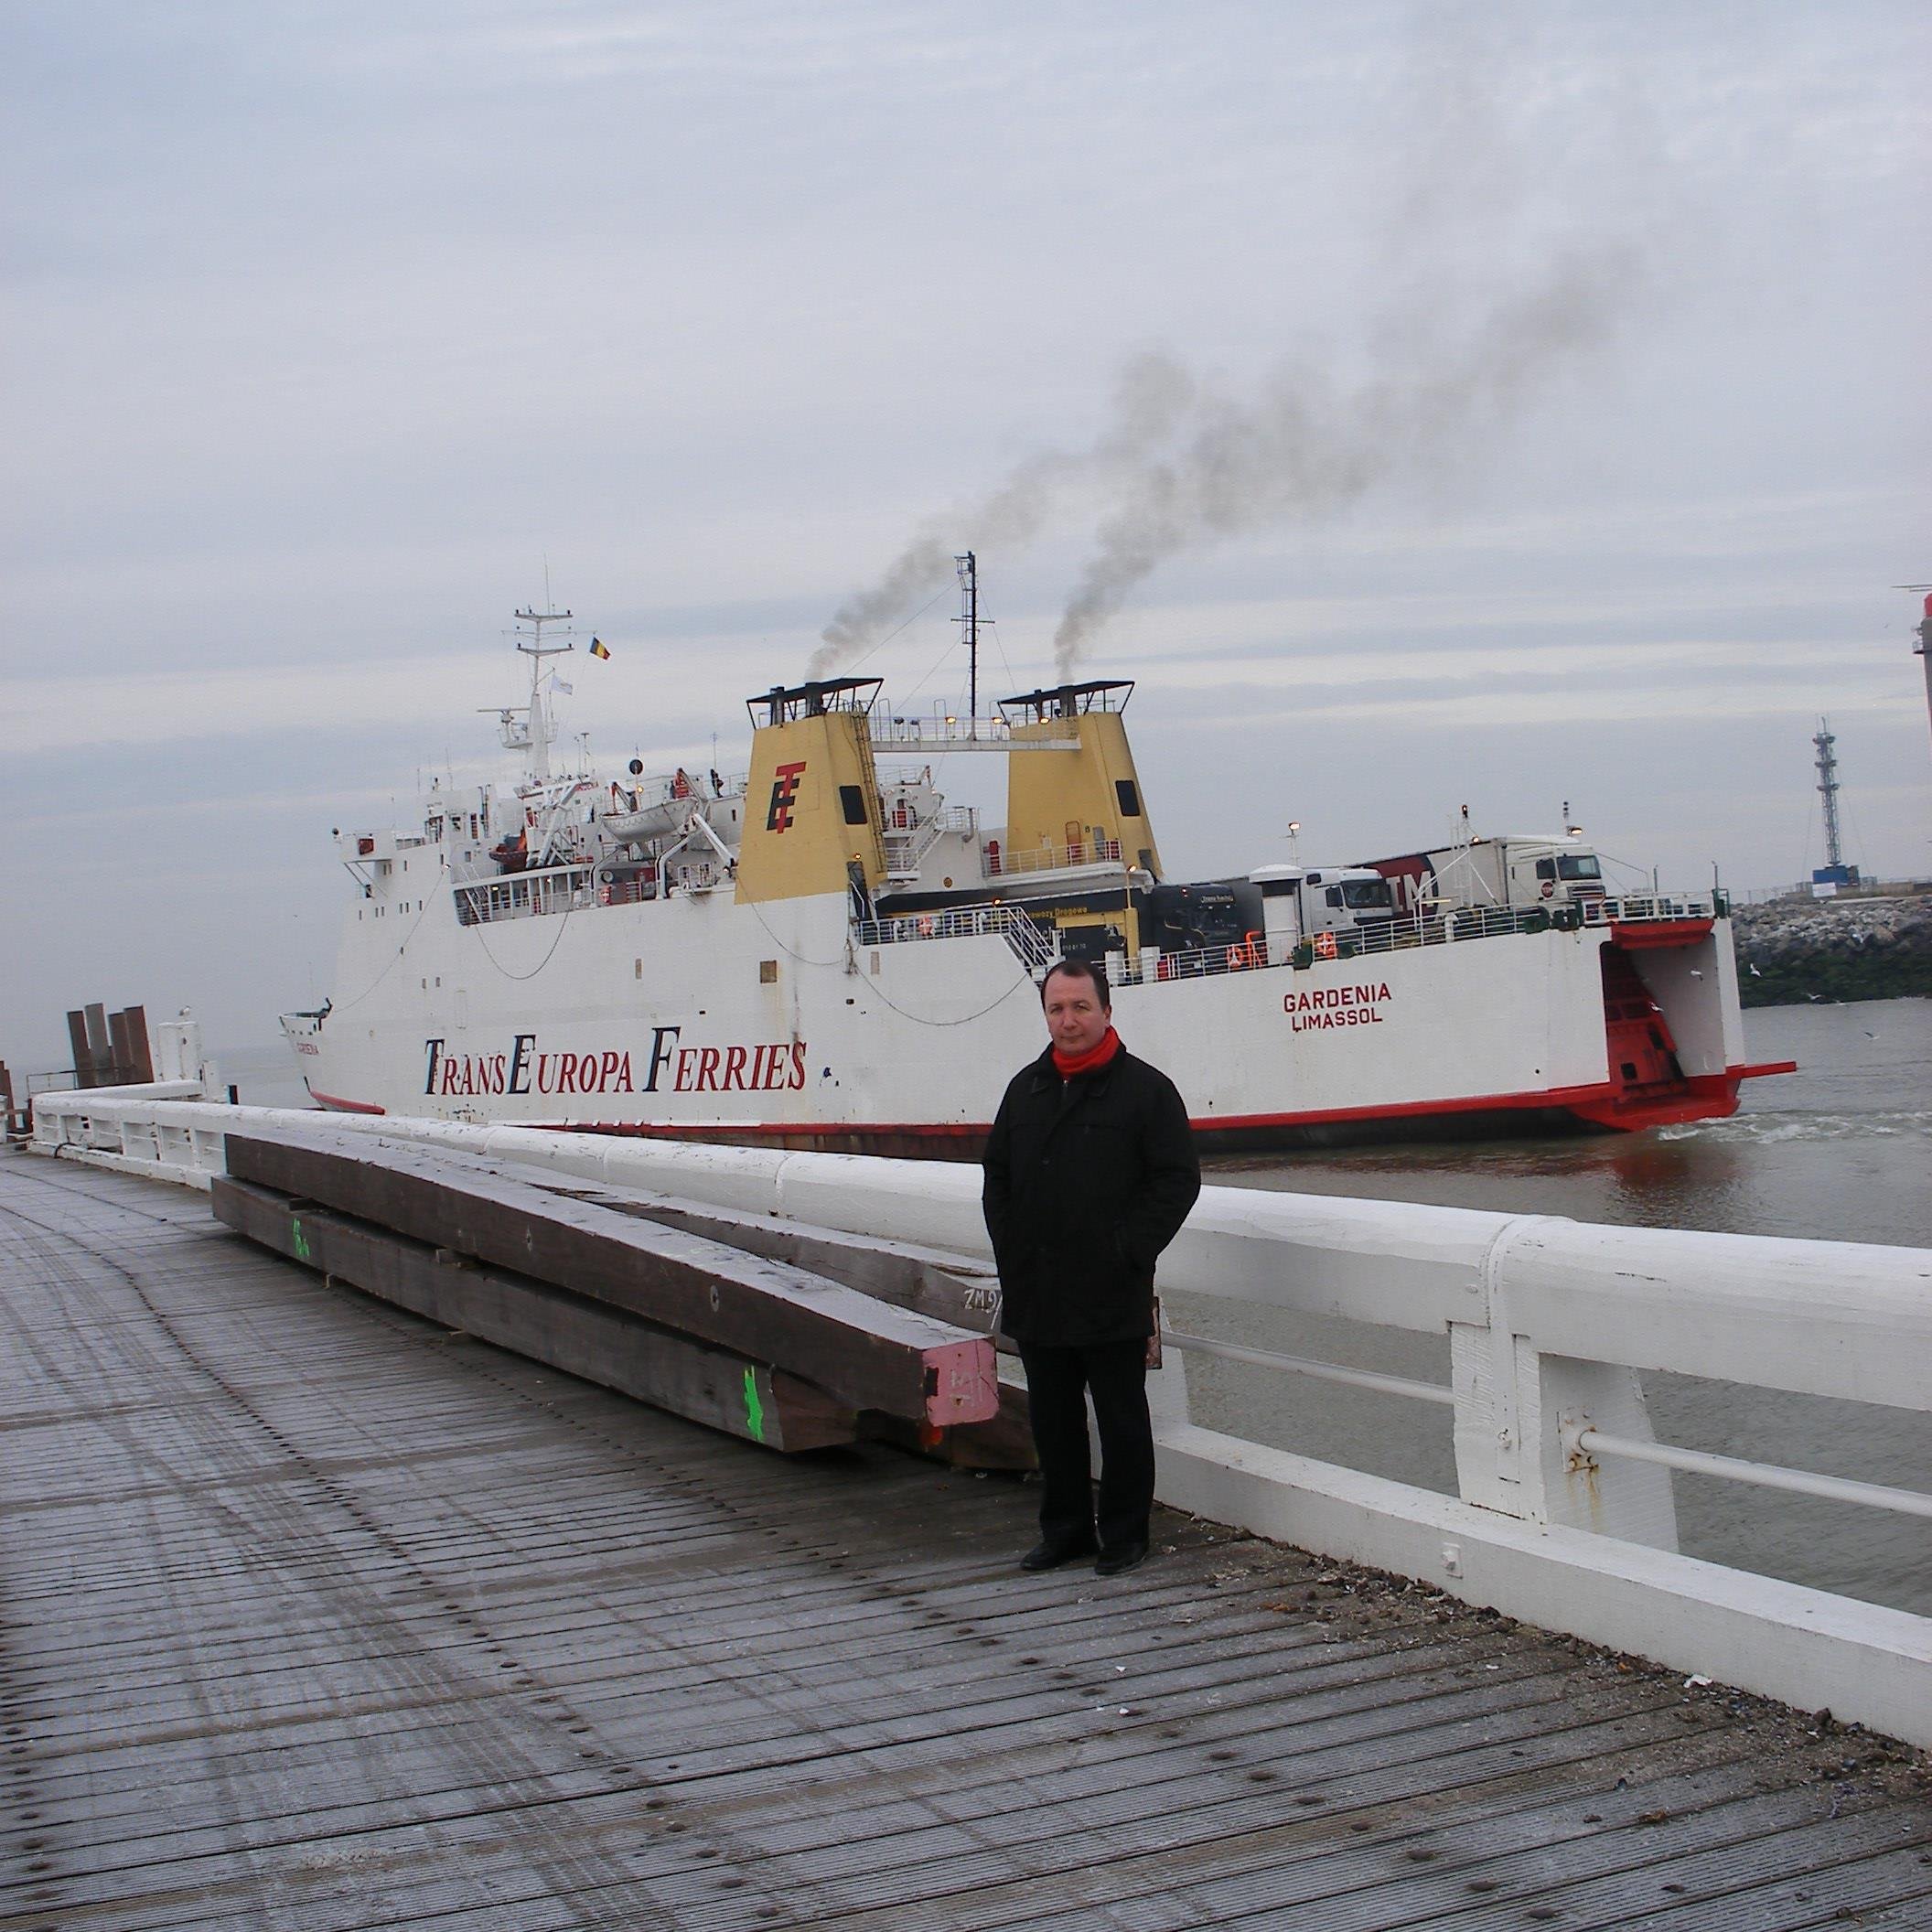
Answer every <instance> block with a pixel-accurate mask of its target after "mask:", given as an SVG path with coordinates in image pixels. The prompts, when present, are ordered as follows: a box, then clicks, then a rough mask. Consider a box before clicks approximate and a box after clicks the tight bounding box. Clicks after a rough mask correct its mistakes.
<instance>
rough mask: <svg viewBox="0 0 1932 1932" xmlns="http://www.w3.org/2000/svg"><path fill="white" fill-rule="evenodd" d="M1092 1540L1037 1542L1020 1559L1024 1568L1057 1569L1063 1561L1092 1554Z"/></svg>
mask: <svg viewBox="0 0 1932 1932" xmlns="http://www.w3.org/2000/svg"><path fill="white" fill-rule="evenodd" d="M1092 1554H1093V1545H1092V1544H1091V1543H1090V1542H1073V1543H1051V1542H1041V1543H1036V1544H1035V1545H1034V1546H1033V1548H1032V1549H1031V1550H1029V1551H1027V1552H1026V1554H1025V1556H1023V1557H1022V1558H1021V1559H1020V1568H1021V1569H1022V1570H1057V1569H1058V1568H1059V1567H1060V1565H1061V1564H1062V1563H1070V1562H1073V1560H1074V1559H1075V1558H1076V1557H1080V1556H1091V1555H1092Z"/></svg>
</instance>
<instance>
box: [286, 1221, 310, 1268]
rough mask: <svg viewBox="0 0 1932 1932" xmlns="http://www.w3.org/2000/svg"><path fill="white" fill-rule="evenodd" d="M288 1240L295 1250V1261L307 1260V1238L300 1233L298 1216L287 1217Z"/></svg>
mask: <svg viewBox="0 0 1932 1932" xmlns="http://www.w3.org/2000/svg"><path fill="white" fill-rule="evenodd" d="M288 1239H289V1242H290V1244H291V1245H292V1246H293V1247H294V1249H295V1259H296V1260H297V1261H307V1260H308V1259H309V1252H308V1237H307V1236H306V1234H304V1233H303V1232H302V1222H301V1218H300V1217H299V1216H296V1215H291V1216H290V1217H289V1219H288Z"/></svg>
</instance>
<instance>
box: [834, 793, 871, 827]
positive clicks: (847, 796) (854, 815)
mask: <svg viewBox="0 0 1932 1932" xmlns="http://www.w3.org/2000/svg"><path fill="white" fill-rule="evenodd" d="M839 803H840V804H841V805H842V806H843V807H844V809H845V822H846V823H847V824H848V825H863V824H864V822H865V791H864V787H863V786H859V785H841V786H840V787H839Z"/></svg>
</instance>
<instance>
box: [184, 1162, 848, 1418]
mask: <svg viewBox="0 0 1932 1932" xmlns="http://www.w3.org/2000/svg"><path fill="white" fill-rule="evenodd" d="M211 1191H212V1205H213V1207H214V1213H215V1218H217V1219H218V1220H220V1221H222V1222H224V1223H226V1224H227V1226H229V1227H231V1228H232V1229H235V1230H236V1231H237V1232H238V1233H241V1234H245V1235H247V1236H248V1238H249V1239H250V1240H253V1241H259V1242H260V1243H261V1244H262V1245H263V1247H265V1248H272V1249H274V1251H275V1252H276V1253H278V1254H284V1255H287V1256H288V1257H289V1258H290V1259H291V1260H294V1261H302V1262H304V1263H306V1265H307V1266H309V1267H311V1268H314V1269H316V1270H317V1272H320V1273H322V1274H325V1275H327V1276H329V1277H330V1278H332V1279H334V1280H338V1281H342V1282H347V1283H349V1285H350V1286H351V1287H354V1288H360V1290H362V1291H363V1293H367V1294H373V1295H376V1296H378V1297H379V1298H380V1299H381V1300H383V1301H386V1302H393V1303H394V1304H396V1305H397V1306H398V1307H402V1308H408V1309H410V1310H412V1311H413V1313H415V1314H417V1315H427V1316H428V1317H429V1319H430V1320H431V1321H435V1322H441V1323H443V1324H444V1325H445V1326H446V1327H450V1328H456V1329H460V1330H462V1331H463V1332H464V1333H465V1334H466V1335H473V1336H477V1337H478V1339H480V1340H482V1341H486V1342H493V1343H495V1344H496V1345H497V1346H498V1347H502V1348H511V1349H514V1350H515V1351H516V1352H517V1353H518V1354H519V1355H526V1356H528V1357H530V1358H531V1360H532V1361H539V1362H547V1363H549V1364H550V1366H551V1367H552V1368H562V1369H564V1371H566V1372H567V1373H568V1374H571V1375H575V1376H581V1377H582V1378H583V1379H585V1381H591V1382H596V1383H597V1384H598V1385H599V1386H600V1387H602V1388H606V1389H615V1390H618V1391H619V1393H621V1394H624V1395H630V1396H636V1397H637V1398H638V1399H639V1401H647V1402H649V1403H651V1404H652V1405H653V1406H654V1407H656V1408H659V1409H667V1410H669V1411H671V1414H673V1415H682V1416H684V1417H686V1418H688V1419H689V1420H690V1421H692V1422H703V1423H704V1424H705V1425H706V1426H707V1427H710V1428H713V1429H722V1430H724V1431H725V1432H726V1433H729V1434H732V1435H736V1436H742V1437H744V1438H745V1439H746V1441H748V1442H755V1443H762V1444H764V1445H765V1446H766V1447H767V1448H768V1449H778V1450H782V1451H787V1452H794V1453H795V1452H797V1451H800V1450H805V1449H824V1448H828V1447H830V1446H832V1444H839V1443H850V1442H854V1441H856V1440H857V1438H858V1430H857V1426H856V1418H855V1416H854V1415H853V1411H851V1410H850V1409H843V1408H841V1407H840V1406H839V1405H838V1404H837V1403H835V1402H834V1401H832V1398H831V1397H830V1396H828V1395H826V1394H825V1393H824V1392H823V1391H822V1390H817V1389H814V1388H812V1387H811V1386H810V1383H807V1382H801V1381H800V1380H799V1379H798V1378H797V1377H796V1376H791V1375H787V1374H786V1373H785V1372H784V1370H782V1369H778V1368H772V1367H771V1366H770V1365H769V1364H768V1363H765V1362H754V1361H749V1360H747V1359H746V1358H745V1357H743V1356H739V1355H733V1354H731V1353H729V1352H727V1351H726V1350H725V1349H722V1348H712V1347H706V1346H705V1345H704V1344H703V1343H701V1342H693V1341H692V1340H691V1339H689V1337H687V1336H680V1335H673V1334H671V1333H670V1332H669V1331H668V1330H665V1329H662V1328H656V1327H653V1326H651V1325H650V1324H649V1323H647V1322H645V1321H643V1320H641V1319H640V1318H639V1317H638V1316H637V1315H629V1314H627V1313H626V1312H625V1311H624V1310H622V1309H619V1308H613V1307H610V1306H608V1305H607V1304H601V1303H597V1302H593V1301H586V1300H585V1299H584V1298H583V1297H582V1296H580V1295H574V1294H571V1293H568V1292H567V1291H566V1290H564V1289H561V1288H555V1287H553V1286H551V1285H550V1284H549V1283H544V1282H536V1281H531V1280H530V1279H528V1278H527V1277H522V1276H518V1275H513V1274H506V1273H503V1272H499V1271H497V1270H494V1269H488V1268H482V1267H479V1266H478V1265H476V1264H475V1263H473V1262H466V1261H461V1260H459V1259H458V1258H456V1257H455V1256H453V1255H451V1254H450V1253H449V1252H448V1250H436V1249H433V1248H427V1247H425V1246H424V1245H423V1243H421V1242H420V1241H412V1240H408V1239H407V1238H406V1237H404V1236H402V1235H397V1234H392V1233H390V1232H389V1231H388V1230H387V1229H380V1228H374V1227H370V1225H369V1224H367V1223H366V1222H362V1221H358V1220H355V1219H353V1218H349V1217H348V1216H345V1215H341V1214H338V1213H336V1212H333V1211H332V1210H330V1209H327V1208H318V1207H313V1206H311V1205H308V1204H306V1203H301V1202H297V1201H295V1200H293V1199H292V1198H291V1197H289V1196H287V1195H283V1194H277V1193H275V1192H274V1191H273V1190H271V1189H269V1188H265V1187H261V1186H256V1185H255V1184H254V1183H252V1182H249V1181H237V1180H234V1179H231V1178H230V1177H229V1176H227V1175H216V1176H215V1178H214V1183H213V1187H212V1190H211Z"/></svg>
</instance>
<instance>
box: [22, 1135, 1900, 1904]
mask: <svg viewBox="0 0 1932 1932" xmlns="http://www.w3.org/2000/svg"><path fill="white" fill-rule="evenodd" d="M0 1336H4V1346H0V1927H7V1928H9V1932H13V1928H27V1927H34V1928H46V1932H53V1928H55V1927H59V1928H60V1932H135V1928H148V1927H237V1928H240V1927H247V1928H250V1932H263V1928H283V1927H288V1928H301V1932H311V1928H315V1932H320V1928H334V1927H437V1928H444V1932H448V1928H454V1927H472V1926H474V1927H488V1928H489V1932H548V1928H552V1927H557V1928H562V1927H600V1928H601V1927H609V1928H619V1927H622V1928H656V1927H703V1928H707V1932H710V1928H717V1932H725V1928H733V1927H749V1928H760V1927H808V1926H809V1927H829V1928H836V1932H860V1928H866V1932H870V1928H875V1927H876V1928H880V1932H884V1928H886V1927H891V1928H893V1932H978V1928H987V1932H993V1928H999V1927H1015V1928H1017V1927H1025V1928H1028V1932H1031V1928H1040V1927H1047V1928H1056V1932H1060V1928H1065V1932H1073V1928H1085V1927H1121V1928H1132V1932H1166V1928H1176V1932H1177V1928H1183V1927H1206V1926H1216V1927H1220V1926H1240V1927H1253V1928H1261V1927H1297V1928H1299V1927H1306V1928H1310V1932H1351V1928H1354V1932H1371V1928H1373V1932H1379V1928H1388V1927H1417V1928H1420V1927H1441V1928H1444V1932H1452V1928H1453V1932H1501V1928H1510V1932H1515V1928H1519V1927H1532V1926H1539V1925H1550V1926H1556V1927H1566V1928H1579V1927H1606V1928H1607V1927H1618V1928H1623V1927H1642V1928H1646V1932H1693V1928H1723V1932H1795V1928H1798V1927H1842V1926H1846V1925H1856V1926H1862V1927H1932V1787H1928V1786H1927V1782H1926V1779H1925V1776H1924V1771H1923V1766H1918V1765H1915V1764H1913V1763H1912V1762H1910V1761H1908V1760H1907V1757H1906V1755H1905V1753H1903V1752H1902V1751H1896V1750H1894V1749H1893V1748H1891V1747H1888V1746H1886V1745H1884V1744H1883V1742H1882V1741H1879V1740H1874V1739H1873V1738H1871V1737H1869V1736H1866V1735H1864V1734H1862V1733H1845V1732H1836V1731H1834V1729H1833V1728H1832V1727H1831V1726H1830V1725H1829V1724H1827V1725H1824V1726H1822V1727H1819V1726H1817V1725H1813V1724H1811V1723H1809V1722H1808V1721H1806V1720H1804V1719H1799V1718H1794V1717H1792V1716H1791V1715H1790V1714H1788V1713H1785V1712H1778V1711H1776V1710H1774V1709H1772V1708H1770V1707H1767V1706H1765V1705H1762V1704H1760V1703H1757V1702H1755V1701H1752V1700H1748V1699H1744V1698H1740V1697H1736V1696H1734V1695H1732V1694H1730V1693H1726V1692H1724V1691H1723V1690H1721V1689H1718V1688H1712V1689H1710V1690H1703V1689H1698V1690H1688V1691H1687V1690H1685V1689H1684V1688H1683V1686H1682V1684H1681V1682H1680V1679H1679V1678H1677V1677H1676V1676H1669V1675H1664V1674H1662V1673H1658V1672H1655V1671H1651V1670H1649V1669H1645V1668H1642V1667H1637V1668H1632V1667H1630V1666H1629V1665H1627V1664H1625V1663H1620V1662H1619V1660H1617V1659H1615V1658H1605V1657H1603V1656H1601V1655H1599V1654H1596V1653H1593V1652H1592V1651H1590V1650H1589V1649H1587V1648H1584V1647H1582V1646H1578V1645H1575V1644H1572V1642H1570V1641H1569V1640H1566V1639H1562V1638H1557V1637H1549V1636H1545V1635H1542V1634H1540V1633H1537V1632H1534V1631H1530V1630H1528V1629H1525V1628H1522V1627H1519V1626H1514V1625H1510V1624H1508V1623H1507V1622H1506V1621H1503V1620H1501V1619H1497V1618H1492V1617H1485V1616H1483V1615H1476V1614H1471V1613H1469V1612H1466V1611H1465V1610H1463V1609H1461V1608H1460V1607H1458V1606H1455V1605H1450V1604H1446V1603H1444V1602H1442V1601H1440V1600H1437V1599H1435V1598H1433V1596H1432V1595H1431V1594H1428V1593H1427V1592H1425V1591H1422V1590H1421V1589H1419V1588H1411V1589H1403V1588H1401V1587H1400V1586H1393V1585H1390V1584H1387V1583H1382V1582H1379V1581H1378V1580H1376V1579H1373V1578H1369V1577H1367V1576H1365V1575H1363V1574H1361V1573H1359V1572H1347V1571H1344V1570H1340V1569H1337V1568H1336V1567H1335V1566H1332V1565H1327V1564H1324V1563H1320V1562H1316V1561H1315V1560H1313V1559H1310V1558H1307V1557H1305V1556H1304V1555H1302V1554H1300V1553H1298V1552H1296V1551H1292V1550H1285V1549H1279V1548H1274V1547H1272V1546H1269V1545H1266V1544H1262V1543H1258V1542H1255V1541H1252V1540H1244V1539H1238V1538H1234V1537H1231V1536H1229V1534H1227V1533H1226V1532H1219V1531H1215V1530H1212V1529H1208V1528H1207V1527H1205V1526H1201V1525H1197V1524H1194V1523H1190V1522H1187V1521H1186V1520H1184V1519H1178V1518H1172V1517H1170V1518H1167V1519H1165V1520H1164V1521H1163V1522H1162V1524H1161V1525H1160V1529H1161V1531H1162V1541H1163V1543H1164V1545H1165V1546H1166V1547H1165V1548H1163V1549H1162V1551H1161V1552H1160V1553H1159V1555H1158V1556H1157V1559H1156V1561H1155V1562H1154V1563H1152V1564H1150V1565H1149V1566H1148V1567H1147V1568H1145V1569H1143V1570H1142V1571H1140V1572H1135V1573H1133V1574H1132V1575H1130V1576H1128V1577H1125V1578H1122V1579H1118V1580H1115V1581H1113V1582H1111V1583H1100V1582H1097V1581H1096V1579H1095V1578H1094V1577H1093V1576H1092V1575H1091V1574H1090V1572H1088V1571H1086V1570H1085V1569H1083V1568H1082V1569H1075V1570H1070V1571H1063V1572H1057V1573H1054V1574H1050V1575H1047V1576H1043V1577H1027V1576H1023V1575H1022V1574H1020V1573H1019V1572H1018V1571H1017V1570H1016V1569H1015V1568H1014V1557H1015V1555H1016V1553H1017V1551H1019V1550H1020V1549H1021V1548H1022V1547H1024V1545H1025V1543H1026V1542H1027V1541H1028V1540H1030V1530H1031V1523H1030V1511H1031V1508H1032V1502H1033V1497H1034V1495H1035V1493H1036V1492H1035V1491H1034V1490H1033V1489H1032V1488H1031V1487H1027V1486H1025V1485H1023V1484H1021V1483H1019V1482H1018V1481H1016V1480H1014V1479H1013V1478H1010V1477H1003V1476H993V1477H974V1476H969V1475H965V1474H962V1473H959V1472H952V1471H946V1470H942V1469H939V1468H938V1467H936V1466H934V1465H928V1464H925V1463H921V1462H918V1461H916V1460H913V1459H911V1458H909V1457H907V1456H904V1455H901V1454H897V1453H896V1452H892V1451H888V1450H885V1449H876V1448H872V1449H838V1450H827V1451H821V1452H818V1453H815V1454H812V1455H810V1456H805V1457H800V1458H794V1459H789V1460H787V1459H783V1458H780V1457H778V1456H777V1455H774V1454H770V1453H768V1452H766V1451H763V1450H760V1449H757V1448H756V1447H753V1446H751V1445H749V1444H744V1443H740V1442H737V1441H735V1440H731V1439H727V1438H725V1437H722V1436H718V1435H714V1434H712V1433H707V1432H705V1431H704V1430H703V1429H700V1428H698V1427H696V1426H694V1425H691V1424H687V1423H683V1422H676V1421H674V1420H671V1419H670V1418H668V1417H666V1416H663V1415H661V1414H659V1413H657V1412H655V1411H650V1410H649V1409H645V1408H642V1407H639V1406H638V1405H636V1404H634V1403H631V1402H629V1401H626V1400H625V1399H623V1398H621V1397H618V1396H615V1395H611V1394H608V1393H606V1392H604V1391H602V1390H596V1389H594V1388H591V1387H590V1386H588V1385H586V1384H584V1383H580V1382H577V1381H574V1380H572V1379H569V1378H568V1377H564V1376H561V1375H559V1374H557V1373H555V1372H554V1371H553V1370H550V1369H547V1368H540V1367H537V1366H534V1365H532V1364H531V1363H528V1362H525V1361H522V1360H521V1359H520V1358H515V1357H512V1356H509V1355H505V1354H502V1353H499V1352H498V1351H496V1350H494V1349H491V1348H488V1347H485V1346H483V1345H480V1344H478V1343H475V1342H473V1341H469V1340H467V1339H466V1338H464V1337H462V1336H451V1335H450V1334H448V1333H447V1332H445V1331H444V1330H441V1329H438V1328H436V1327H434V1326H431V1325H430V1324H428V1323H425V1322H421V1321H418V1320H416V1319H414V1318H413V1317H411V1316H408V1315H402V1314H401V1313H399V1312H397V1311H396V1310H394V1309H392V1308H389V1307H386V1306H384V1305H383V1304H378V1303H376V1302H373V1301H370V1300H368V1299H366V1298H364V1297H362V1296H360V1295H358V1294H356V1293H353V1292H351V1291H348V1290H343V1289H338V1288H334V1287H331V1286H330V1285H328V1284H327V1283H325V1282H323V1281H321V1280H320V1279H318V1278H317V1276H315V1275H313V1274H311V1273H309V1272H306V1270H303V1269H301V1268H299V1267H296V1266H295V1265H294V1264H292V1263H288V1262H284V1261H280V1260H278V1259H276V1258H275V1257H274V1256H272V1255H270V1254H267V1253H265V1252H263V1250H259V1249H256V1248H253V1247H251V1246H250V1245H249V1244H247V1243H246V1242H244V1241H243V1240H241V1239H239V1238H238V1237H236V1236H234V1235H231V1234H230V1233H229V1232H228V1231H227V1230H226V1229H221V1228H220V1227H219V1226H217V1225H216V1224H215V1223H214V1222H213V1220H212V1219H211V1218H210V1217H209V1212H208V1205H207V1202H206V1199H205V1198H204V1197H200V1196H199V1195H189V1194H186V1193H182V1192H178V1191H177V1190H174V1189H171V1188H168V1187H166V1186H158V1185H156V1184H153V1183H149V1182H145V1181H140V1180H134V1179H129V1178H126V1177H123V1176H119V1175H108V1174H102V1173H100V1172H96V1171H92V1170H88V1169H82V1168H79V1167H74V1166H70V1165H58V1164H55V1163H51V1162H47V1161H42V1160H38V1159H32V1158H29V1157H27V1156H24V1155H5V1156H0Z"/></svg>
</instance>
